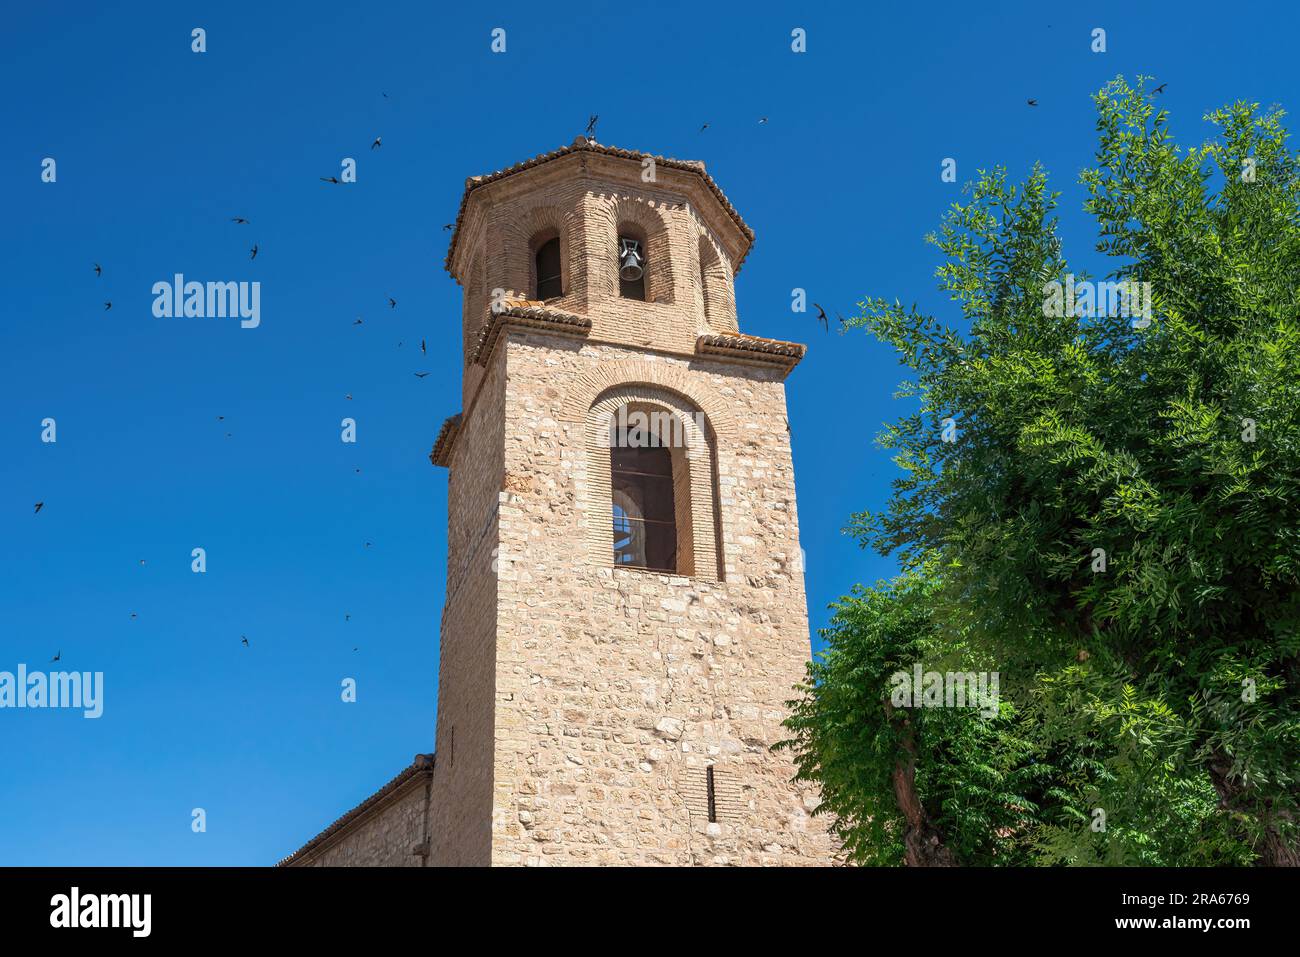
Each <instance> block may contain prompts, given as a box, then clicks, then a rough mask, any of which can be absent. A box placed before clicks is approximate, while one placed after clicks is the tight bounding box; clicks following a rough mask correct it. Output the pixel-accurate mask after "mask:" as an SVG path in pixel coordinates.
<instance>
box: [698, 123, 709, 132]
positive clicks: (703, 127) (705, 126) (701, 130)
mask: <svg viewBox="0 0 1300 957" xmlns="http://www.w3.org/2000/svg"><path fill="white" fill-rule="evenodd" d="M708 128H709V124H708V123H705V124H704V125H703V126H701V127H700V132H701V133H703V132H704V131H705V130H707V129H708Z"/></svg>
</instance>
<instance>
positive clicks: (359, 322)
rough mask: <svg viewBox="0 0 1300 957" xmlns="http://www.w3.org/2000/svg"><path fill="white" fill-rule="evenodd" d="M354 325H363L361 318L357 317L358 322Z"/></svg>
mask: <svg viewBox="0 0 1300 957" xmlns="http://www.w3.org/2000/svg"><path fill="white" fill-rule="evenodd" d="M352 325H354V326H359V325H361V317H360V316H357V321H356V322H354V323H352Z"/></svg>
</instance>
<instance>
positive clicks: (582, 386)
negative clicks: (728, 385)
mask: <svg viewBox="0 0 1300 957" xmlns="http://www.w3.org/2000/svg"><path fill="white" fill-rule="evenodd" d="M633 384H644V385H649V386H658V387H659V388H661V389H664V390H666V391H668V392H673V393H676V394H677V395H678V396H679V397H680V398H682V399H685V400H686V401H687V402H688V403H690V404H691V405H694V406H695V407H696V408H697V409H699V410H700V411H702V412H703V413H704V414H705V416H707V417H708V420H709V425H710V426H711V427H712V429H713V432H714V434H715V435H716V436H717V437H718V438H719V439H720V440H722V441H724V442H730V441H732V440H734V439H735V421H734V419H733V418H732V415H731V409H730V407H729V406H728V404H727V402H726V400H724V399H723V398H722V396H721V395H719V394H718V393H717V392H716V391H714V389H713V388H711V387H710V386H709V385H708V384H707V383H705V382H703V381H702V380H701V379H700V378H699V374H698V373H696V374H695V375H692V374H691V373H690V372H689V371H688V370H686V369H685V368H683V367H682V366H678V365H669V364H667V363H664V362H650V361H648V360H646V359H628V360H626V361H623V362H610V363H604V364H601V365H599V366H596V367H595V368H594V369H591V370H590V371H588V372H584V373H583V374H582V375H580V376H578V378H577V381H576V382H575V383H574V387H573V389H571V390H570V392H569V397H568V399H567V400H566V401H565V403H564V408H563V409H562V410H561V414H562V415H563V417H564V418H565V419H567V420H568V421H570V422H581V421H583V420H584V419H586V417H587V412H588V411H589V410H590V409H591V407H592V406H593V405H595V403H596V400H597V398H599V397H600V395H601V393H603V392H605V391H606V390H607V389H610V388H612V387H614V386H619V385H633Z"/></svg>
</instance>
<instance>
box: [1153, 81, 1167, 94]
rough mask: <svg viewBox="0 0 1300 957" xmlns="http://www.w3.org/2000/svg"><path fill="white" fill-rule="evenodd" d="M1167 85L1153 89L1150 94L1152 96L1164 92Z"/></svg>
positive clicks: (1163, 84) (1162, 84)
mask: <svg viewBox="0 0 1300 957" xmlns="http://www.w3.org/2000/svg"><path fill="white" fill-rule="evenodd" d="M1168 85H1169V84H1168V83H1161V84H1160V85H1159V86H1158V87H1156V88H1155V89H1154V90H1152V91H1151V92H1152V93H1153V94H1154V93H1163V92H1164V91H1165V87H1167V86H1168Z"/></svg>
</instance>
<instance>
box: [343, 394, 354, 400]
mask: <svg viewBox="0 0 1300 957" xmlns="http://www.w3.org/2000/svg"><path fill="white" fill-rule="evenodd" d="M343 398H345V399H347V400H348V401H351V400H352V393H351V392H349V393H348V394H347V395H345V396H344V397H343Z"/></svg>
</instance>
